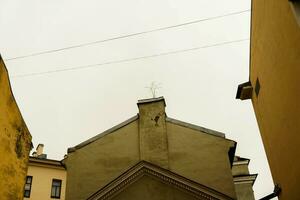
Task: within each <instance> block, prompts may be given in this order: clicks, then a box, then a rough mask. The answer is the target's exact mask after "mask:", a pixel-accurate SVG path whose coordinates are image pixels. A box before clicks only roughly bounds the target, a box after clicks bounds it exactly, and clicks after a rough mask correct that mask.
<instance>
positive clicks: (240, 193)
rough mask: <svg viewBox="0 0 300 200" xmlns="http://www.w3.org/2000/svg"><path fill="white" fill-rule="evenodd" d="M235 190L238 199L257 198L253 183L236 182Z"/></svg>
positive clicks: (251, 199) (253, 199) (252, 199)
mask: <svg viewBox="0 0 300 200" xmlns="http://www.w3.org/2000/svg"><path fill="white" fill-rule="evenodd" d="M235 191H236V196H237V199H238V200H255V198H254V193H253V189H252V185H251V183H248V184H236V185H235Z"/></svg>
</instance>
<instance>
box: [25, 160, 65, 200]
mask: <svg viewBox="0 0 300 200" xmlns="http://www.w3.org/2000/svg"><path fill="white" fill-rule="evenodd" d="M27 175H28V176H32V185H31V193H30V198H24V200H51V199H53V198H51V186H52V179H59V180H62V187H61V196H60V199H61V200H64V199H65V191H66V180H67V179H66V176H67V172H66V170H65V169H64V168H62V167H61V168H58V167H51V166H48V167H45V166H43V165H41V166H36V165H31V164H29V166H28V172H27Z"/></svg>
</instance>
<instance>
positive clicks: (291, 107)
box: [250, 0, 300, 200]
mask: <svg viewBox="0 0 300 200" xmlns="http://www.w3.org/2000/svg"><path fill="white" fill-rule="evenodd" d="M252 12H253V13H252V31H251V66H250V81H251V83H252V85H253V87H254V88H255V83H256V79H257V78H258V79H259V82H260V91H259V94H258V96H256V94H255V92H253V95H252V103H253V107H254V110H255V114H256V118H257V121H258V125H259V129H260V132H261V136H262V139H263V143H264V147H265V150H266V154H267V157H268V161H269V164H270V168H271V172H272V176H273V180H274V182H275V183H279V184H280V186H281V188H282V193H281V195H280V199H281V200H285V199H286V200H290V199H298V198H299V196H300V190H299V185H300V181H299V180H300V171H299V169H300V161H299V159H297V158H298V157H299V156H300V150H299V144H300V134H299V130H300V106H299V105H300V104H299V102H300V89H299V83H300V78H299V75H300V27H299V25H298V24H297V22H296V19H295V17H294V15H293V12H292V10H291V7H290V4H289V1H287V0H276V1H274V0H263V1H262V0H254V1H253V5H252ZM270 192H271V191H270Z"/></svg>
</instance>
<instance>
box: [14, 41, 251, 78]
mask: <svg viewBox="0 0 300 200" xmlns="http://www.w3.org/2000/svg"><path fill="white" fill-rule="evenodd" d="M247 40H249V38H246V39H239V40H232V41H226V42H221V43H215V44H211V45H205V46H200V47H194V48H189V49H181V50H176V51H169V52H165V53H158V54H152V55H148V56H141V57H134V58H127V59H121V60H115V61H108V62H103V63H97V64H90V65H82V66H77V67H71V68H64V69H58V70H49V71H45V72H37V73H29V74H21V75H14V76H12V78H21V77H28V76H37V75H43V74H52V73H58V72H65V71H74V70H79V69H87V68H94V67H99V66H103V65H111V64H120V63H124V62H131V61H136V60H142V59H148V58H154V57H160V56H167V55H172V54H179V53H184V52H188V51H195V50H199V49H205V48H210V47H216V46H222V45H227V44H232V43H237V42H243V41H247Z"/></svg>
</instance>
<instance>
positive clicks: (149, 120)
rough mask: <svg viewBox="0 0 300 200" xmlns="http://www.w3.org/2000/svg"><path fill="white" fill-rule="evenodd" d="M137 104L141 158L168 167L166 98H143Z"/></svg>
mask: <svg viewBox="0 0 300 200" xmlns="http://www.w3.org/2000/svg"><path fill="white" fill-rule="evenodd" d="M137 105H138V108H139V138H140V153H141V159H142V160H145V161H148V162H152V163H155V164H157V165H158V166H160V167H163V168H166V169H168V166H169V161H168V145H167V144H168V143H167V128H166V113H165V107H166V103H165V99H164V98H163V97H158V98H151V99H142V100H139V101H138V103H137Z"/></svg>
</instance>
